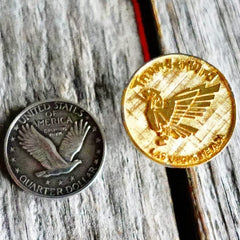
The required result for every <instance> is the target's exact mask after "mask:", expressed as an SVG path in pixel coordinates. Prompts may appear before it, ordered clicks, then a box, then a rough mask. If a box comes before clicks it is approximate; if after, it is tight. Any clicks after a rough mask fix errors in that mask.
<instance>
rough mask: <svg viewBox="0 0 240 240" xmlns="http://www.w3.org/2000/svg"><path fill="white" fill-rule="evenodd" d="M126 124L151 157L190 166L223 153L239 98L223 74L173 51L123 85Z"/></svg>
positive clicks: (139, 144) (151, 63) (142, 68)
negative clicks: (234, 96)
mask: <svg viewBox="0 0 240 240" xmlns="http://www.w3.org/2000/svg"><path fill="white" fill-rule="evenodd" d="M122 107H123V117H124V125H125V128H126V130H127V132H128V134H129V135H130V137H131V139H132V140H133V142H134V143H135V145H136V146H137V147H138V148H139V149H140V150H141V151H142V152H143V153H144V154H145V155H147V156H148V157H150V158H151V159H153V160H155V161H157V162H160V163H164V164H166V165H168V166H173V167H191V166H195V165H198V164H200V163H203V162H206V161H208V160H210V159H211V158H212V157H214V156H215V155H216V154H217V153H219V152H220V151H221V150H222V149H223V147H224V146H225V145H226V143H227V142H228V140H229V139H230V137H231V135H232V132H233V129H234V125H235V118H236V116H235V115H236V110H235V101H234V98H233V95H232V92H231V89H230V87H229V85H228V83H227V81H226V79H225V78H224V76H223V75H222V74H221V72H219V71H218V70H217V69H216V68H215V67H213V66H212V65H210V64H209V63H207V62H205V61H203V60H202V59H199V58H196V57H193V56H188V55H182V54H171V55H166V56H162V57H159V58H156V59H154V60H152V61H150V62H149V63H147V64H145V65H144V66H143V67H141V68H140V69H139V70H138V71H137V72H136V73H135V74H134V76H133V77H132V79H131V81H130V83H129V85H128V87H127V88H126V89H125V92H124V96H123V100H122Z"/></svg>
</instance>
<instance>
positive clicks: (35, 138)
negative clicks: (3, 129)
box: [18, 124, 67, 169]
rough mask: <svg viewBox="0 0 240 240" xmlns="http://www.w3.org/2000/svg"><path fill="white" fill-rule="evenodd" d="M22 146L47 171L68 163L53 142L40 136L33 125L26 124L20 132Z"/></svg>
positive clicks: (19, 137)
mask: <svg viewBox="0 0 240 240" xmlns="http://www.w3.org/2000/svg"><path fill="white" fill-rule="evenodd" d="M18 139H19V140H20V142H19V143H20V145H21V146H22V148H23V149H25V150H26V151H27V152H28V153H29V154H30V155H32V156H33V157H34V158H35V159H36V160H38V161H39V162H40V163H41V165H42V166H43V167H45V168H47V169H55V168H61V167H64V166H66V165H67V163H66V162H65V161H64V160H63V159H62V157H61V156H60V155H59V154H58V152H57V150H56V147H55V145H54V144H53V142H52V141H51V140H50V139H48V138H46V137H44V136H43V135H42V134H40V133H39V132H38V131H37V130H36V129H35V128H34V126H33V125H31V126H29V125H28V124H26V125H25V126H22V128H21V130H19V136H18Z"/></svg>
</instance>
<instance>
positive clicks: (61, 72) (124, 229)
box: [0, 0, 237, 240]
mask: <svg viewBox="0 0 240 240" xmlns="http://www.w3.org/2000/svg"><path fill="white" fill-rule="evenodd" d="M236 44H237V43H236V42H235V45H236ZM216 56H218V55H216ZM210 60H211V59H210ZM142 64H143V56H142V53H141V47H140V44H139V38H138V35H137V30H136V24H135V18H134V13H133V9H132V5H131V2H130V1H127V0H119V1H110V0H109V1H105V0H101V1H100V0H99V1H98V0H71V1H68V0H61V1H60V0H59V1H57V0H52V1H43V0H39V1H27V0H22V1H20V0H2V1H0V103H1V104H0V127H1V129H0V133H1V139H2V141H1V149H3V138H4V134H5V133H6V129H7V127H8V126H9V124H10V121H11V120H12V119H13V118H14V117H15V116H16V114H17V113H18V112H19V111H20V110H21V109H23V108H24V107H25V106H27V105H29V104H30V103H33V102H35V101H38V100H44V99H50V98H55V97H60V98H65V99H69V100H72V101H75V102H79V103H80V104H81V105H82V107H83V108H85V109H87V110H89V111H90V112H92V113H93V115H95V116H96V117H97V119H98V120H99V122H100V123H101V124H102V125H103V128H104V129H105V135H106V140H107V145H108V146H107V148H108V150H107V156H106V161H105V165H104V168H103V171H102V173H101V174H100V175H99V177H98V179H97V180H96V181H95V182H94V183H93V185H92V186H91V187H89V188H88V189H86V190H85V191H84V192H82V193H80V194H78V195H75V196H72V197H70V198H67V199H63V200H49V199H42V198H38V197H34V196H32V195H30V194H28V193H25V192H23V191H21V190H20V189H19V188H18V187H17V186H16V185H15V184H14V183H13V182H12V181H11V180H10V176H9V175H8V174H7V172H6V168H5V166H4V163H3V162H4V160H3V150H2V154H1V156H2V157H1V164H0V167H1V171H0V200H1V206H0V233H1V234H0V239H3V240H7V239H9V240H15V239H16V240H25V239H29V240H33V239H34V240H35V239H39V240H46V239H49V240H50V239H51V240H81V239H84V240H85V239H87V240H89V239H104V240H105V239H107V240H108V239H109V240H116V239H124V240H126V239H128V240H131V239H154V240H155V239H161V240H165V239H166V240H177V239H179V238H178V232H177V228H176V224H175V218H174V213H173V209H172V202H171V198H170V191H169V186H168V182H167V177H166V172H165V168H164V167H162V166H160V165H158V164H156V163H154V162H152V161H149V160H147V159H145V158H144V157H143V156H142V155H140V154H139V153H138V152H137V151H136V150H135V149H134V147H133V145H132V144H131V143H130V140H129V139H128V138H127V136H126V133H125V131H124V129H123V126H122V123H121V114H120V107H121V96H122V91H123V88H124V86H125V84H126V83H127V82H128V81H129V78H130V76H131V74H133V72H134V71H135V70H136V69H137V68H138V67H139V66H140V65H142ZM227 64H228V66H232V67H234V66H235V65H236V63H233V64H230V63H227ZM234 64H235V65H234ZM225 73H230V71H229V72H228V71H227V72H225ZM235 74H236V73H235ZM236 76H237V75H236ZM228 77H229V76H228ZM235 139H236V136H235ZM231 146H232V145H231ZM229 151H230V152H231V153H232V154H236V152H234V150H233V149H232V148H230V150H229ZM225 154H227V153H226V152H225ZM229 161H230V160H229ZM219 164H220V161H219ZM221 164H223V165H224V163H221ZM233 164H237V163H235V162H234V163H233ZM215 165H216V163H215ZM214 167H215V168H217V166H214ZM203 169H205V168H204V167H203ZM224 171H227V170H226V169H224ZM208 172H209V169H208V171H207V172H206V171H205V170H203V173H202V174H208ZM199 174H201V172H200V173H199ZM222 174H225V172H222ZM230 177H231V176H230ZM230 179H231V178H230ZM230 179H229V181H230ZM234 186H235V185H234Z"/></svg>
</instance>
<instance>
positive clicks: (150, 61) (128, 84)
mask: <svg viewBox="0 0 240 240" xmlns="http://www.w3.org/2000/svg"><path fill="white" fill-rule="evenodd" d="M168 56H169V57H171V56H176V57H177V56H179V57H181V56H184V57H191V58H196V59H198V60H200V61H203V62H205V63H207V64H208V65H210V66H211V67H213V68H214V69H216V70H217V72H218V74H219V75H220V77H221V79H222V80H223V83H224V86H225V87H226V88H227V90H228V92H230V99H231V103H232V110H233V112H232V116H231V120H232V124H231V127H230V130H229V132H228V134H227V137H228V139H227V141H226V142H225V143H224V145H223V146H222V148H221V150H220V151H219V152H217V153H216V154H214V155H213V156H212V157H210V158H206V159H205V160H204V161H200V162H198V163H192V164H188V165H183V164H169V163H165V162H163V161H160V160H159V159H157V158H154V157H151V156H150V155H148V154H147V153H146V152H145V151H144V150H143V149H141V147H140V146H139V145H138V143H137V142H136V141H135V140H134V139H133V137H132V135H131V133H130V131H129V128H128V126H127V123H126V117H125V114H124V112H125V111H124V109H125V104H124V103H125V97H126V92H127V90H128V88H129V86H130V84H131V81H132V79H133V78H134V77H135V75H136V74H137V73H138V72H139V71H140V70H141V69H142V68H144V67H145V68H146V65H150V64H151V63H152V62H154V61H156V60H159V59H161V58H165V57H168ZM150 66H151V65H150ZM121 117H122V121H123V125H124V128H125V130H126V132H127V135H128V137H129V138H130V139H131V141H132V142H133V143H134V146H135V148H137V150H138V151H140V152H141V153H143V154H144V155H145V156H146V157H147V158H149V159H151V160H153V161H155V162H157V163H160V164H162V165H164V166H165V167H169V168H191V167H195V166H198V165H201V164H204V163H207V162H209V161H211V160H212V159H213V158H215V157H216V156H218V154H220V153H221V152H222V151H223V150H224V149H225V148H226V147H227V145H228V144H229V142H230V140H231V138H232V135H233V132H234V130H235V126H236V101H235V98H234V94H233V91H232V89H231V87H230V84H229V83H228V81H227V79H226V78H225V76H224V75H223V73H222V72H221V71H220V70H219V69H218V68H216V67H215V66H214V65H212V64H210V63H209V62H208V61H206V60H204V59H202V58H200V57H196V56H193V55H189V54H182V53H170V54H165V55H162V56H159V57H155V58H153V59H151V60H149V61H148V62H146V63H145V64H143V65H142V66H140V67H139V68H138V69H137V70H136V71H135V72H134V73H133V74H132V76H131V78H130V81H129V82H128V83H127V84H126V87H125V88H124V90H123V94H122V101H121Z"/></svg>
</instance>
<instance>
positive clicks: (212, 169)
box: [152, 0, 240, 240]
mask: <svg viewBox="0 0 240 240" xmlns="http://www.w3.org/2000/svg"><path fill="white" fill-rule="evenodd" d="M152 4H153V7H154V11H155V16H156V20H157V23H158V26H159V42H160V45H161V46H162V50H163V52H164V53H165V54H166V53H172V52H181V53H187V54H192V55H195V56H198V57H201V58H203V59H205V60H206V61H208V62H210V63H212V64H213V65H214V66H216V67H217V68H218V69H219V70H220V71H221V72H222V73H223V74H224V75H225V77H226V78H227V80H228V81H229V83H230V85H231V87H232V90H233V93H234V94H235V99H236V103H237V105H239V94H240V91H239V84H240V80H239V79H240V68H239V62H240V50H239V38H240V30H239V27H238V23H239V22H240V14H239V9H240V3H239V1H235V0H229V1H226V0H225V1H224V0H214V1H193V0H187V1H172V0H152ZM237 115H238V116H239V111H238V112H237ZM239 143H240V127H239V124H238V123H237V124H236V129H235V132H234V135H233V137H232V139H231V141H230V143H229V145H228V146H227V147H226V148H225V150H224V151H223V152H222V153H221V154H220V155H218V156H217V157H216V158H215V159H214V160H213V161H211V163H208V164H204V165H202V166H199V167H196V168H193V169H191V170H189V171H188V175H189V180H190V183H191V188H192V197H193V201H194V204H195V211H196V216H197V219H198V226H199V231H200V234H201V239H209V240H213V239H216V240H219V239H223V240H227V239H230V240H235V239H236V240H237V239H240V204H239V201H240V174H239V169H240V162H239Z"/></svg>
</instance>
